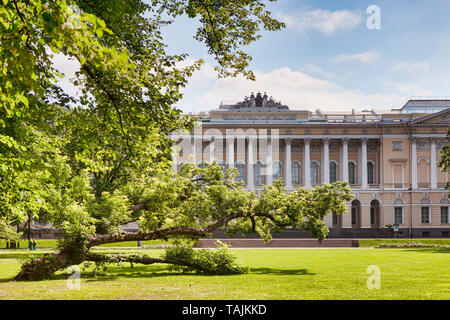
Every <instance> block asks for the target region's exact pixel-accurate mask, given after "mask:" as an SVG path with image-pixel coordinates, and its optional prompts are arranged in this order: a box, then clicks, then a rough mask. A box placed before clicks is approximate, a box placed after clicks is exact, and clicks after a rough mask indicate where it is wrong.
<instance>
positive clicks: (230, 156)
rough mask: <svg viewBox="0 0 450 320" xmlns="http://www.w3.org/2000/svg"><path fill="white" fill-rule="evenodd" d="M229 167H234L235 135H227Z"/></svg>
mask: <svg viewBox="0 0 450 320" xmlns="http://www.w3.org/2000/svg"><path fill="white" fill-rule="evenodd" d="M227 167H228V168H233V167H234V135H233V136H229V135H227Z"/></svg>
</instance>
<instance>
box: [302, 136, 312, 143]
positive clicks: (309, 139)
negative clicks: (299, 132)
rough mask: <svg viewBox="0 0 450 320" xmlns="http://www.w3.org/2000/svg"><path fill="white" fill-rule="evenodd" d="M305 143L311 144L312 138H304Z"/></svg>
mask: <svg viewBox="0 0 450 320" xmlns="http://www.w3.org/2000/svg"><path fill="white" fill-rule="evenodd" d="M303 141H304V142H305V143H306V142H308V143H310V142H311V138H310V137H306V138H303Z"/></svg>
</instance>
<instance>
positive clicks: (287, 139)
mask: <svg viewBox="0 0 450 320" xmlns="http://www.w3.org/2000/svg"><path fill="white" fill-rule="evenodd" d="M284 141H286V142H289V143H291V142H292V138H285V139H284Z"/></svg>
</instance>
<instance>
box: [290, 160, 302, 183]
mask: <svg viewBox="0 0 450 320" xmlns="http://www.w3.org/2000/svg"><path fill="white" fill-rule="evenodd" d="M291 171H292V184H300V163H298V162H297V161H294V162H292V167H291Z"/></svg>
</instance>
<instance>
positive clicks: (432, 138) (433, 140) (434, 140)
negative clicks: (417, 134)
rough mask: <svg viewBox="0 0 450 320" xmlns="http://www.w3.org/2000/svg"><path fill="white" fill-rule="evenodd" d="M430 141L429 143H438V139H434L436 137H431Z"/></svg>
mask: <svg viewBox="0 0 450 320" xmlns="http://www.w3.org/2000/svg"><path fill="white" fill-rule="evenodd" d="M430 140H431V142H434V143H436V142H437V141H438V138H436V137H431V138H430Z"/></svg>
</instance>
